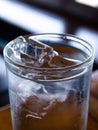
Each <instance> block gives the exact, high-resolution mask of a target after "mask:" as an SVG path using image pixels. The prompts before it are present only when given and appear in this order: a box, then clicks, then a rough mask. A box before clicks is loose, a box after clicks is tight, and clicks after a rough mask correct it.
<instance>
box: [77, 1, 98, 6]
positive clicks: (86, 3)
mask: <svg viewBox="0 0 98 130" xmlns="http://www.w3.org/2000/svg"><path fill="white" fill-rule="evenodd" d="M75 1H76V2H78V3H81V4H85V5H88V6H92V7H98V0H75Z"/></svg>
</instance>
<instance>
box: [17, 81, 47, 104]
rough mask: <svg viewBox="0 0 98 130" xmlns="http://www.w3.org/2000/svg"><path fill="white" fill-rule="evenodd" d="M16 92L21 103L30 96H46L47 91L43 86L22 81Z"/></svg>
mask: <svg viewBox="0 0 98 130" xmlns="http://www.w3.org/2000/svg"><path fill="white" fill-rule="evenodd" d="M15 89H17V90H16V92H17V94H18V96H19V97H21V99H22V100H23V101H25V100H26V99H27V97H29V96H31V95H37V94H38V93H41V94H46V93H47V90H46V89H45V87H44V85H43V84H39V83H36V82H34V81H29V80H23V81H22V82H21V83H20V84H19V85H18V86H17V88H15Z"/></svg>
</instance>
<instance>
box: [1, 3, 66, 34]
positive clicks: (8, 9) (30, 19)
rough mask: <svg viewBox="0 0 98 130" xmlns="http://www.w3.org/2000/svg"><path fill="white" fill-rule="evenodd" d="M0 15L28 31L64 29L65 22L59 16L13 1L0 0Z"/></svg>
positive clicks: (52, 31) (55, 31)
mask: <svg viewBox="0 0 98 130" xmlns="http://www.w3.org/2000/svg"><path fill="white" fill-rule="evenodd" d="M0 17H1V18H3V19H5V20H8V21H9V22H11V23H14V24H16V25H18V26H20V27H22V28H24V29H26V30H28V31H30V32H38V33H39V32H41V33H43V32H45V33H46V32H48V33H49V32H51V33H62V32H64V31H65V23H64V22H63V19H62V18H61V17H58V16H56V15H53V14H49V13H47V12H43V11H42V10H39V9H36V8H31V7H30V6H27V5H25V4H22V3H18V2H15V1H6V0H0Z"/></svg>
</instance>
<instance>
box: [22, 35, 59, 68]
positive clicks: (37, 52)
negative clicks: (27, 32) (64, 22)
mask: <svg viewBox="0 0 98 130" xmlns="http://www.w3.org/2000/svg"><path fill="white" fill-rule="evenodd" d="M26 42H27V43H28V46H27V52H26V53H24V52H21V59H22V62H25V63H26V64H28V65H32V66H34V67H49V66H48V62H49V61H50V60H51V58H52V57H54V56H55V55H58V53H57V52H56V51H54V50H53V48H52V47H51V46H48V45H47V44H44V43H42V42H40V41H38V40H36V39H34V38H32V37H28V38H26Z"/></svg>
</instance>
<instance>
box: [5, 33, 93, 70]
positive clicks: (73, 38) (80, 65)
mask: <svg viewBox="0 0 98 130" xmlns="http://www.w3.org/2000/svg"><path fill="white" fill-rule="evenodd" d="M23 36H24V37H26V36H32V37H39V36H40V37H43V36H45V37H46V36H48V37H58V38H59V37H60V38H61V37H62V38H65V39H68V40H71V41H74V42H78V43H81V44H82V45H83V46H84V47H86V48H87V49H88V50H89V52H90V55H89V56H88V57H87V58H86V60H84V61H83V62H81V63H79V64H76V65H73V66H69V67H57V68H39V67H31V66H28V65H23V64H18V63H15V62H14V61H13V60H12V59H10V57H9V56H8V55H7V49H8V46H9V45H11V42H12V41H13V40H15V39H13V40H12V41H10V42H9V43H8V44H7V45H6V46H5V47H4V50H3V54H4V59H5V61H6V62H8V63H10V64H13V65H15V66H17V67H21V68H28V69H33V70H36V71H43V70H49V71H50V70H51V71H59V70H67V71H68V70H73V69H77V68H80V67H82V66H85V65H87V64H89V63H90V62H92V61H93V60H94V57H95V50H94V47H93V46H92V45H91V44H90V43H89V42H87V41H85V40H83V39H82V38H79V37H77V36H75V35H72V34H60V33H40V34H34V35H33V34H28V35H23Z"/></svg>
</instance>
